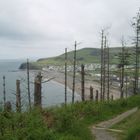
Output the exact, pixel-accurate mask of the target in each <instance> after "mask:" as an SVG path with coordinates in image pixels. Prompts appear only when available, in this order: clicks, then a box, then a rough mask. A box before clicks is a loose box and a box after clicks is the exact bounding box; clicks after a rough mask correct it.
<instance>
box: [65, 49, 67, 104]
mask: <svg viewBox="0 0 140 140" xmlns="http://www.w3.org/2000/svg"><path fill="white" fill-rule="evenodd" d="M66 104H67V48H65V105H66Z"/></svg>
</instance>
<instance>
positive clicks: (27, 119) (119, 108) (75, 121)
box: [0, 96, 140, 140]
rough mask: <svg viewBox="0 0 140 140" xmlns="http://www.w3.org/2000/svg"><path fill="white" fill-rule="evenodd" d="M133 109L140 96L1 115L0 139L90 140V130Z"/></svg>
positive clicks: (138, 104)
mask: <svg viewBox="0 0 140 140" xmlns="http://www.w3.org/2000/svg"><path fill="white" fill-rule="evenodd" d="M135 106H140V96H133V97H130V98H128V99H127V100H116V101H110V102H104V103H103V102H98V103H97V102H91V101H85V102H80V103H75V104H69V105H67V106H66V107H65V106H61V107H57V106H56V107H52V108H46V109H43V110H37V109H34V110H32V111H31V112H23V113H15V112H9V113H8V112H1V113H0V140H19V139H20V140H92V139H93V136H92V134H91V132H90V129H89V127H90V126H91V125H93V124H95V123H98V122H100V121H103V120H108V119H110V118H112V117H114V116H116V115H117V114H120V113H122V112H124V111H126V110H128V109H131V108H133V107H135Z"/></svg>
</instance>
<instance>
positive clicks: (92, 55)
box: [22, 47, 133, 68]
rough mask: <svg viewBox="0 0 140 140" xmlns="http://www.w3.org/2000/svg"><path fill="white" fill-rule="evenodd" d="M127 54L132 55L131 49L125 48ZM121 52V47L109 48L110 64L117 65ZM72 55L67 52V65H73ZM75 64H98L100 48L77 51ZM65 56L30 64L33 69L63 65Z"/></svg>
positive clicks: (43, 59) (71, 52)
mask: <svg viewBox="0 0 140 140" xmlns="http://www.w3.org/2000/svg"><path fill="white" fill-rule="evenodd" d="M126 49H127V50H128V51H129V53H130V54H131V53H132V49H133V48H132V47H127V48H126ZM120 52H121V47H115V48H109V53H110V56H109V57H110V63H111V64H117V63H118V62H119V61H118V54H119V53H120ZM73 55H74V51H70V52H68V64H71V65H72V64H73ZM76 58H77V64H90V63H100V60H101V49H100V48H83V49H79V50H77V57H76ZM64 62H65V54H62V55H59V56H56V57H51V58H41V59H38V60H37V61H36V62H34V63H32V66H33V67H37V68H38V67H43V66H47V65H64ZM25 67H26V66H25V64H23V65H22V68H25Z"/></svg>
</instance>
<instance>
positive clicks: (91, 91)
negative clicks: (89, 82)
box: [90, 86, 93, 101]
mask: <svg viewBox="0 0 140 140" xmlns="http://www.w3.org/2000/svg"><path fill="white" fill-rule="evenodd" d="M90 100H91V101H93V87H92V86H90Z"/></svg>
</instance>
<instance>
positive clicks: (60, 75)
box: [43, 70, 120, 100]
mask: <svg viewBox="0 0 140 140" xmlns="http://www.w3.org/2000/svg"><path fill="white" fill-rule="evenodd" d="M43 76H44V77H45V78H47V79H48V78H52V77H55V78H54V79H53V80H52V82H57V83H59V84H61V85H63V86H64V85H65V76H64V73H62V72H58V71H50V70H48V71H45V72H44V73H43ZM72 83H73V78H72V76H70V75H68V76H67V87H68V90H72ZM90 86H92V87H93V96H94V97H95V95H96V90H98V91H100V84H99V83H97V82H94V81H89V80H85V99H86V100H89V98H90ZM75 93H76V94H78V95H80V97H81V82H80V79H78V78H76V79H75ZM112 95H113V99H118V98H120V92H119V91H118V90H115V89H110V97H111V96H112Z"/></svg>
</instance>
